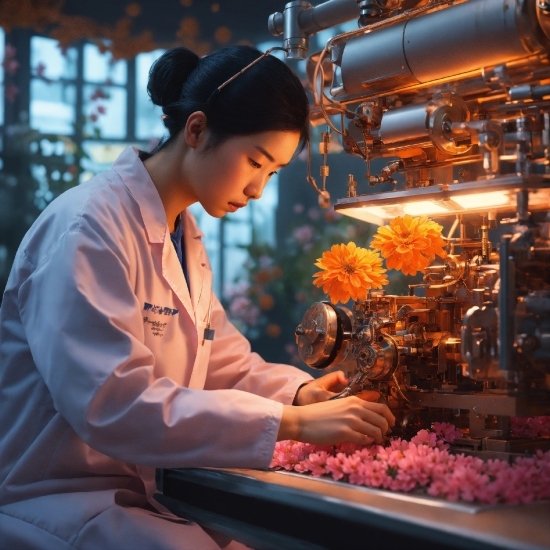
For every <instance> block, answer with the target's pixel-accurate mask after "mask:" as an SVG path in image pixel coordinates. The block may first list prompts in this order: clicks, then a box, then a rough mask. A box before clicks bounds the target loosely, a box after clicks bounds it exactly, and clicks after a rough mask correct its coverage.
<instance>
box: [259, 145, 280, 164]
mask: <svg viewBox="0 0 550 550" xmlns="http://www.w3.org/2000/svg"><path fill="white" fill-rule="evenodd" d="M254 147H255V148H256V149H257V150H258V151H260V153H262V155H264V156H265V157H266V158H267V159H268V160H270V161H271V162H275V159H274V158H273V157H272V156H271V155H270V154H269V153H268V152H267V151H266V150H265V149H264V148H263V147H261V146H260V145H255V146H254ZM279 166H280V167H281V168H282V167H284V166H288V163H287V164H279Z"/></svg>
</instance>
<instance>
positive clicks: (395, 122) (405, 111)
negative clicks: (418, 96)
mask: <svg viewBox="0 0 550 550" xmlns="http://www.w3.org/2000/svg"><path fill="white" fill-rule="evenodd" d="M429 116H430V115H429V114H428V112H427V111H426V103H422V104H416V105H407V106H406V107H400V108H398V109H390V110H388V111H386V112H385V113H384V115H383V116H382V123H381V125H380V138H381V139H382V142H383V143H384V145H386V146H388V145H392V144H396V143H403V142H410V141H413V140H414V141H417V140H420V141H422V140H423V141H425V142H426V144H430V143H431V141H430V131H429V128H428V118H429Z"/></svg>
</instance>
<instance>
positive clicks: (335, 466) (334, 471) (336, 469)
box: [326, 453, 346, 481]
mask: <svg viewBox="0 0 550 550" xmlns="http://www.w3.org/2000/svg"><path fill="white" fill-rule="evenodd" d="M345 459H346V455H345V454H344V453H338V454H337V455H336V456H329V457H327V461H326V467H327V472H328V473H330V474H331V475H332V477H333V478H334V479H335V480H336V481H338V480H339V479H342V478H343V477H344V475H345V473H346V472H344V463H345Z"/></svg>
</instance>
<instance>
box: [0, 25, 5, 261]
mask: <svg viewBox="0 0 550 550" xmlns="http://www.w3.org/2000/svg"><path fill="white" fill-rule="evenodd" d="M4 42H5V35H4V29H2V28H1V27H0V59H4ZM0 97H1V98H3V97H4V67H2V64H0ZM3 124H4V102H3V101H0V126H1V125H3ZM1 250H2V249H1V248H0V254H1ZM0 266H1V260H0Z"/></svg>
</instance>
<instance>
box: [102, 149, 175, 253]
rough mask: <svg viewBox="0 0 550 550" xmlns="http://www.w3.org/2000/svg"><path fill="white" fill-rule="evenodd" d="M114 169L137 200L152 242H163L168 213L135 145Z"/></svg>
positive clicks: (126, 151) (125, 151)
mask: <svg viewBox="0 0 550 550" xmlns="http://www.w3.org/2000/svg"><path fill="white" fill-rule="evenodd" d="M113 170H114V171H115V172H116V173H117V174H118V175H119V176H120V177H121V178H122V181H123V182H124V184H125V185H126V187H127V188H128V190H129V191H130V193H131V194H132V196H133V197H134V199H135V200H136V202H137V203H138V206H139V210H140V212H141V217H142V218H143V223H144V225H145V229H146V231H147V237H148V238H149V242H150V243H162V242H164V238H165V235H166V226H167V222H166V213H165V212H164V206H163V204H162V201H161V200H160V195H159V194H158V191H157V188H156V187H155V184H154V183H153V181H152V180H151V176H149V172H147V170H146V169H145V166H144V165H143V162H141V160H140V158H139V151H138V150H137V149H136V148H135V147H127V148H126V149H125V150H124V151H123V152H122V153H121V155H120V156H119V157H118V158H117V159H116V161H115V163H114V164H113Z"/></svg>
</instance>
